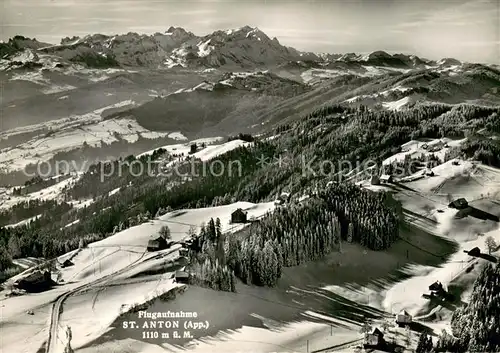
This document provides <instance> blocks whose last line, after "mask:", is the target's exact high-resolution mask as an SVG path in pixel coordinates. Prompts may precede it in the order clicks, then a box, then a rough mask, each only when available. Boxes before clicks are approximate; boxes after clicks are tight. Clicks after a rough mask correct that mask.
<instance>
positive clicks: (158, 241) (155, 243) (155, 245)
mask: <svg viewBox="0 0 500 353" xmlns="http://www.w3.org/2000/svg"><path fill="white" fill-rule="evenodd" d="M168 246H169V244H168V242H167V241H166V240H165V239H163V238H162V237H157V238H154V239H150V240H149V241H148V247H147V251H159V250H163V249H166V248H168Z"/></svg>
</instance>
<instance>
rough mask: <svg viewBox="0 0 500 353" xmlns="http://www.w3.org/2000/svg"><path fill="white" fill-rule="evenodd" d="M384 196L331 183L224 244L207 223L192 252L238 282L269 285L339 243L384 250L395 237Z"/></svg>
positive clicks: (394, 215) (393, 214) (392, 213)
mask: <svg viewBox="0 0 500 353" xmlns="http://www.w3.org/2000/svg"><path fill="white" fill-rule="evenodd" d="M388 197H389V196H387V195H385V194H375V193H372V192H369V191H365V190H362V189H360V188H359V187H357V186H355V185H353V184H334V185H331V186H328V187H327V188H325V189H323V190H321V191H319V192H317V193H316V194H315V195H314V196H312V197H311V198H309V199H308V200H304V201H302V202H300V203H292V204H289V205H287V206H286V207H279V208H277V209H276V210H274V212H272V213H270V214H267V215H266V216H265V217H263V218H262V219H261V220H259V221H258V222H254V223H252V224H251V225H250V226H249V227H248V230H245V231H244V232H242V233H243V234H238V235H232V236H229V237H228V238H227V239H224V237H223V235H222V233H221V232H220V223H219V221H218V220H217V221H216V222H215V223H214V222H213V220H211V221H210V222H209V223H208V226H207V227H203V228H202V230H201V233H200V237H199V239H200V242H201V243H200V244H198V248H199V249H200V250H201V253H202V254H203V255H202V257H201V258H202V259H210V260H211V261H212V264H213V263H215V261H216V260H217V261H219V263H220V264H222V265H227V266H228V267H229V269H230V270H231V271H234V274H235V275H236V276H237V277H238V278H240V279H241V280H242V281H243V282H244V283H247V284H255V285H259V286H274V285H275V284H276V283H277V281H278V280H279V278H280V277H281V273H282V268H283V267H289V266H296V265H300V264H303V263H305V262H307V261H313V260H318V259H320V258H322V257H324V256H325V255H327V254H329V253H330V252H331V251H332V250H335V249H339V246H340V243H341V239H342V238H344V239H345V240H347V241H348V242H357V243H360V244H361V245H364V246H367V247H369V248H371V249H375V250H382V249H385V248H387V247H389V246H390V245H391V244H392V242H394V241H395V240H396V239H397V237H398V212H397V209H395V208H394V206H393V205H390V204H389V203H388V202H387V198H388Z"/></svg>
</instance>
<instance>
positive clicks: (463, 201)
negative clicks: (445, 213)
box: [450, 197, 468, 206]
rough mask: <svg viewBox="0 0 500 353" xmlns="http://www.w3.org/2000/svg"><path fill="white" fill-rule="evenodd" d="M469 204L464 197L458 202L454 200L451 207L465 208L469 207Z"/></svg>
mask: <svg viewBox="0 0 500 353" xmlns="http://www.w3.org/2000/svg"><path fill="white" fill-rule="evenodd" d="M467 204H468V202H467V200H466V199H464V198H463V197H461V198H459V199H456V200H453V201H452V202H451V203H450V206H465V205H467Z"/></svg>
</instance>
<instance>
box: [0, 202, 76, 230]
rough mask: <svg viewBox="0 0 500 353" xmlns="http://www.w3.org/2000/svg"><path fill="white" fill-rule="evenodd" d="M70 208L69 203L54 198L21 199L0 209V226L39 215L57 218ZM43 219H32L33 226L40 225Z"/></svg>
mask: <svg viewBox="0 0 500 353" xmlns="http://www.w3.org/2000/svg"><path fill="white" fill-rule="evenodd" d="M70 209H71V205H69V204H67V203H64V202H62V203H61V202H57V201H54V200H40V199H34V200H29V201H21V202H19V203H17V204H15V205H14V206H12V207H11V208H10V209H8V210H3V211H0V227H1V226H5V225H9V224H14V223H18V222H20V221H23V220H26V219H29V218H33V217H35V216H38V215H41V216H45V217H46V218H50V219H54V218H59V217H61V216H62V215H63V214H65V213H66V212H68V211H69V210H70ZM44 221H46V219H45V220H36V221H35V220H33V221H32V222H33V223H34V224H33V226H35V227H36V226H40V225H41V224H42V223H43V222H44Z"/></svg>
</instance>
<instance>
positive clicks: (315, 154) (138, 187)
mask: <svg viewBox="0 0 500 353" xmlns="http://www.w3.org/2000/svg"><path fill="white" fill-rule="evenodd" d="M499 113H500V109H499V108H490V107H479V106H473V105H466V104H464V105H458V106H451V105H443V104H431V105H428V104H420V105H417V106H415V107H413V108H412V109H409V110H401V111H377V110H373V109H368V108H366V107H347V106H344V105H331V106H325V107H321V108H319V109H317V110H316V111H314V112H313V113H311V114H309V115H307V116H304V117H303V119H301V120H300V121H295V122H291V123H288V124H284V125H280V126H278V127H277V128H276V129H275V131H274V132H273V134H274V135H275V136H274V138H273V139H272V140H266V139H264V138H263V137H261V138H260V139H259V138H257V139H256V140H255V141H254V144H253V146H249V147H240V148H237V149H234V150H232V151H230V152H228V153H226V154H224V155H222V156H219V157H217V160H218V161H219V162H218V164H219V165H220V164H222V165H223V166H224V167H223V168H222V169H223V171H224V172H223V173H221V174H217V175H214V174H211V173H206V172H205V173H203V169H204V168H205V170H206V168H207V164H210V163H211V162H201V161H185V162H178V163H179V165H178V170H179V173H177V174H176V173H173V174H172V175H163V176H160V175H154V174H153V175H141V176H140V177H135V176H133V175H132V174H131V173H129V174H126V173H125V174H124V175H123V176H122V177H116V176H115V177H109V178H108V179H106V180H105V182H104V183H102V182H101V181H100V175H99V173H98V171H100V170H101V167H102V165H101V164H98V165H95V166H94V167H93V168H91V170H89V172H87V173H86V174H85V175H84V176H83V177H82V178H81V179H80V181H79V182H77V184H76V185H75V186H74V187H73V188H72V189H71V190H67V192H66V195H67V197H68V198H70V197H71V198H77V199H78V198H82V199H88V198H89V197H90V198H92V197H94V198H95V202H93V203H92V204H90V205H89V206H88V207H84V208H82V209H78V210H76V209H74V210H66V211H64V212H63V214H60V213H59V212H57V213H56V214H57V217H55V216H54V214H53V213H50V214H48V213H45V214H44V215H42V216H41V218H39V220H38V221H37V222H35V223H33V224H31V225H30V226H23V227H18V228H15V229H3V230H2V231H1V236H0V248H2V249H3V250H4V252H5V253H9V251H6V250H5V249H7V248H8V244H9V242H12V240H11V238H14V239H15V242H16V243H17V242H19V244H20V249H21V252H20V254H19V256H54V255H57V254H62V253H64V252H66V251H68V249H70V250H71V249H74V248H76V247H77V246H78V243H79V239H81V238H83V239H100V238H103V237H106V236H108V235H110V234H112V233H113V232H116V231H119V230H122V229H124V228H127V227H129V226H132V225H135V224H138V223H140V222H143V221H145V220H147V219H150V218H152V217H154V216H155V215H157V214H161V213H163V212H165V211H166V210H168V209H179V208H191V207H203V206H212V205H222V204H227V203H231V202H234V201H237V200H238V201H250V202H259V201H269V200H273V199H274V198H275V197H276V196H277V195H279V194H280V193H281V192H283V191H287V192H290V193H292V194H294V195H295V194H297V195H298V196H300V195H303V194H311V192H312V191H313V190H316V189H318V185H320V183H322V182H325V181H328V180H332V181H338V182H342V179H343V178H342V177H343V176H345V172H347V170H343V171H342V170H341V168H342V165H340V164H339V163H340V162H341V161H342V162H345V161H349V162H350V163H351V165H352V166H356V163H359V162H363V161H365V160H367V159H371V160H375V161H378V162H381V161H382V160H383V159H384V158H386V157H388V156H389V155H392V154H394V153H395V152H398V151H399V150H400V145H401V144H403V143H405V142H407V141H409V140H410V139H414V138H420V137H442V136H456V137H463V136H469V137H470V142H469V143H468V144H464V145H463V146H462V147H461V148H462V150H461V151H459V153H464V154H465V155H466V156H469V155H473V156H474V157H476V158H479V159H481V160H483V161H484V162H485V163H488V164H492V165H496V163H498V160H497V158H496V157H495V156H498V148H499V147H498V146H499V142H498V141H499V140H494V139H490V138H488V137H486V135H485V134H484V132H491V133H495V132H497V131H498V114H499ZM471 144H472V145H471ZM477 144H480V145H481V148H480V149H479V150H477V149H476V148H475V146H476V145H477ZM148 158H152V159H156V158H165V159H166V160H167V161H175V160H176V159H177V157H176V156H174V155H168V154H167V155H165V153H164V152H163V151H159V152H158V153H156V154H155V155H154V156H152V157H148ZM148 158H142V159H140V160H139V163H147V162H148V160H149V159H148ZM134 160H135V159H134V158H133V157H129V158H127V160H125V162H127V163H132V162H133V161H134ZM235 161H237V162H238V164H237V165H236V164H234V162H235ZM325 161H328V163H325ZM238 165H239V166H241V167H238ZM339 165H340V167H339ZM193 166H194V167H193ZM343 166H344V168H345V164H344V165H343ZM105 167H106V166H105ZM137 167H139V164H137V163H134V168H137ZM193 168H194V169H193ZM217 170H219V169H217ZM193 171H194V172H193ZM341 171H342V172H344V173H339V172H341ZM343 187H346V188H351V186H343ZM116 188H121V191H120V192H119V193H118V194H114V195H112V196H108V195H107V192H108V191H111V190H113V189H116ZM352 188H353V187H352ZM360 192H361V191H356V188H353V189H352V190H350V193H351V194H352V193H354V195H356V194H357V193H360ZM97 195H100V196H99V197H96V196H97ZM336 197H339V199H338V202H339V205H337V206H333V205H332V206H329V207H328V209H329V211H330V212H332V213H335V214H336V215H337V217H339V220H340V221H341V222H342V217H344V216H343V215H342V214H346V215H349V216H348V217H353V218H352V224H353V230H352V232H353V239H354V240H355V241H359V242H360V243H361V244H363V245H366V246H368V247H370V248H373V249H381V248H385V247H387V246H388V245H389V244H390V242H391V241H392V240H393V234H394V233H393V231H394V230H393V228H391V227H392V226H391V225H390V224H391V222H392V220H391V218H390V216H384V217H385V218H384V219H385V220H384V221H381V222H383V224H380V225H375V224H373V223H371V222H372V221H371V220H369V218H370V217H369V216H367V212H368V210H372V209H377V207H378V206H377V205H376V203H375V204H374V203H373V202H372V201H366V200H365V198H364V196H363V195H362V194H360V196H359V199H360V200H365V201H360V202H357V201H356V200H357V199H358V197H356V196H354V197H353V198H352V200H351V201H355V202H352V203H351V202H346V200H347V199H348V197H344V196H336ZM323 202H330V201H328V197H325V198H324V200H323ZM346 204H347V205H348V206H346ZM34 205H35V204H34ZM34 205H33V208H32V209H30V210H23V211H22V212H21V213H17V214H16V212H17V211H10V212H14V213H15V214H5V215H3V216H2V217H3V219H8V220H9V222H10V220H17V219H20V217H21V214H22V215H23V216H24V215H36V214H37V209H36V207H34ZM340 205H342V206H340ZM373 205H375V207H374V206H373ZM58 207H63V208H64V207H65V206H58ZM340 207H344V209H341V208H340ZM17 209H24V207H21V206H20V207H18V208H17ZM353 213H354V214H355V215H353ZM276 217H278V216H276ZM287 217H288V216H287ZM287 217H285V218H287ZM290 217H292V216H290ZM387 217H389V218H387ZM291 219H292V218H291ZM366 219H368V221H367V220H366ZM74 221H78V223H77V224H74V225H72V226H71V227H66V225H68V224H70V223H72V222H74ZM5 222H7V221H4V223H5ZM344 227H345V226H344ZM379 233H384V234H385V236H387V238H384V237H382V238H381V237H380V234H379Z"/></svg>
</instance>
